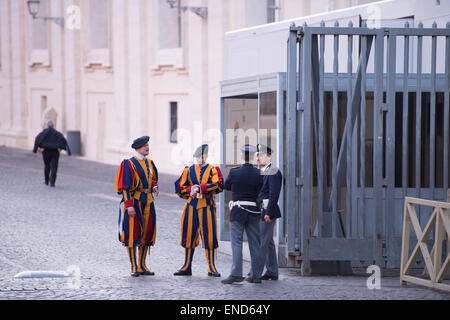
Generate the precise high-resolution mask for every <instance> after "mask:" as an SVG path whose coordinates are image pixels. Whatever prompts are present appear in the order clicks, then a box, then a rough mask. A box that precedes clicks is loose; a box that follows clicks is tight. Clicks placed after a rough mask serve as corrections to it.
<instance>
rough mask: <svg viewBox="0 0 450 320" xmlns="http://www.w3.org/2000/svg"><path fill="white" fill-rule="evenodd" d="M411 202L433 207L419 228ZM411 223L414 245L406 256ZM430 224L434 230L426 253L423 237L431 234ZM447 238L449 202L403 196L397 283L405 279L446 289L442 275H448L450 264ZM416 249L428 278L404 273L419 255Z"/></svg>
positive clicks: (449, 231) (449, 249)
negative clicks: (430, 246)
mask: <svg viewBox="0 0 450 320" xmlns="http://www.w3.org/2000/svg"><path fill="white" fill-rule="evenodd" d="M414 205H421V206H428V207H433V208H434V210H433V213H432V214H431V216H430V219H429V220H428V223H427V225H426V226H425V228H424V229H423V230H422V228H421V226H420V223H419V219H418V218H417V214H416V210H415V208H414ZM411 224H412V226H413V229H414V232H415V234H416V237H417V244H416V246H415V247H414V249H413V251H412V253H411V256H409V257H408V253H409V241H410V232H411ZM433 228H434V231H435V232H434V246H433V249H432V250H431V253H430V252H429V250H428V246H427V239H428V238H429V236H430V235H431V234H432V230H433ZM445 234H447V253H446V255H445V256H446V257H445V260H444V263H442V258H443V257H442V248H443V242H444V238H445ZM449 239H450V203H447V202H438V201H432V200H424V199H418V198H410V197H406V198H405V205H404V214H403V235H402V253H401V266H400V283H401V284H405V282H411V283H415V284H419V285H423V286H427V287H431V288H436V289H441V290H445V291H450V285H449V284H445V283H442V281H443V279H444V278H445V277H446V276H448V271H449V267H450V248H449V243H450V241H449ZM419 253H422V256H423V259H424V261H425V270H426V274H428V277H429V278H430V279H429V280H428V279H425V278H419V277H415V276H411V275H408V274H407V273H408V272H409V271H410V269H411V267H412V265H413V263H414V262H415V261H416V259H417V257H418V256H419Z"/></svg>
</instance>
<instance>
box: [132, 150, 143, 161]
mask: <svg viewBox="0 0 450 320" xmlns="http://www.w3.org/2000/svg"><path fill="white" fill-rule="evenodd" d="M133 155H134V156H135V157H136V158H138V159H139V160H144V159H145V156H143V155H142V154H140V153H139V152H137V151H134V152H133Z"/></svg>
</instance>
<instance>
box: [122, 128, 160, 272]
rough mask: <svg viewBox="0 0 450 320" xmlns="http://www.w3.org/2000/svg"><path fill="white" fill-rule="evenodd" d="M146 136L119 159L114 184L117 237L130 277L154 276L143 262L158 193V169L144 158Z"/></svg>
mask: <svg viewBox="0 0 450 320" xmlns="http://www.w3.org/2000/svg"><path fill="white" fill-rule="evenodd" d="M149 139H150V138H149V137H148V136H144V137H141V138H138V139H136V140H134V142H133V144H132V146H131V147H132V148H133V149H135V152H134V157H132V158H131V159H127V160H123V161H122V163H121V164H120V167H119V171H118V172H117V176H116V183H115V189H116V192H117V193H119V194H121V195H122V196H123V198H122V202H121V203H120V210H119V240H120V242H121V243H122V245H123V246H125V247H126V248H127V252H128V256H129V258H130V263H131V276H133V277H137V276H139V275H148V276H152V275H154V272H151V271H150V270H149V269H148V268H147V266H146V265H145V258H146V255H147V254H150V247H151V246H153V245H155V240H156V211H155V205H154V199H153V195H152V193H155V195H156V196H158V194H159V191H158V171H157V169H156V166H155V164H154V163H153V161H152V160H150V159H149V158H147V156H148V154H149V145H148V141H149ZM136 248H138V249H139V250H136ZM136 251H138V252H136ZM136 253H137V254H138V256H136Z"/></svg>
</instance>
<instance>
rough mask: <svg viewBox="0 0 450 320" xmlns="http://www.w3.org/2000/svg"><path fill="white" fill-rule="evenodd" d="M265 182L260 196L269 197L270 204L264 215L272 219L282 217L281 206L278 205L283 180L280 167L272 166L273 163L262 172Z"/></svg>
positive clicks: (262, 197) (261, 197)
mask: <svg viewBox="0 0 450 320" xmlns="http://www.w3.org/2000/svg"><path fill="white" fill-rule="evenodd" d="M262 175H263V179H264V184H263V186H262V188H261V191H260V192H259V198H260V199H261V200H262V199H269V204H268V206H267V209H266V210H264V212H263V214H262V215H263V218H264V215H266V214H267V215H269V216H270V219H271V220H273V219H277V218H280V217H281V211H280V207H279V206H278V199H279V198H280V192H281V184H282V182H283V177H282V175H281V172H280V170H279V169H278V168H276V167H274V166H272V165H271V164H270V165H269V166H268V168H267V171H265V172H264V173H262Z"/></svg>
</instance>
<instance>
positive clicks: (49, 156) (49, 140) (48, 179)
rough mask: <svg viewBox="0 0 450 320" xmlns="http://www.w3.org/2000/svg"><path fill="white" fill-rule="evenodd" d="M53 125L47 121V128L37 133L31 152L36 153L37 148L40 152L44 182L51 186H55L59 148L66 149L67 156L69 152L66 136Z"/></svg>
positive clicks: (50, 121)
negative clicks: (42, 160)
mask: <svg viewBox="0 0 450 320" xmlns="http://www.w3.org/2000/svg"><path fill="white" fill-rule="evenodd" d="M54 127H55V124H54V122H53V121H52V120H49V121H47V129H44V130H43V131H42V132H41V133H39V134H38V135H37V137H36V139H35V141H34V148H33V153H36V152H37V151H38V150H39V151H40V152H42V157H43V159H44V165H45V168H44V178H45V184H46V185H48V184H49V183H50V186H51V187H54V186H55V181H56V173H57V171H58V162H59V154H60V152H61V150H66V151H67V154H68V155H69V156H70V154H71V153H70V148H69V145H68V144H67V140H66V138H64V136H63V134H62V133H61V132H59V131H57V130H56V129H55V128H54Z"/></svg>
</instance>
